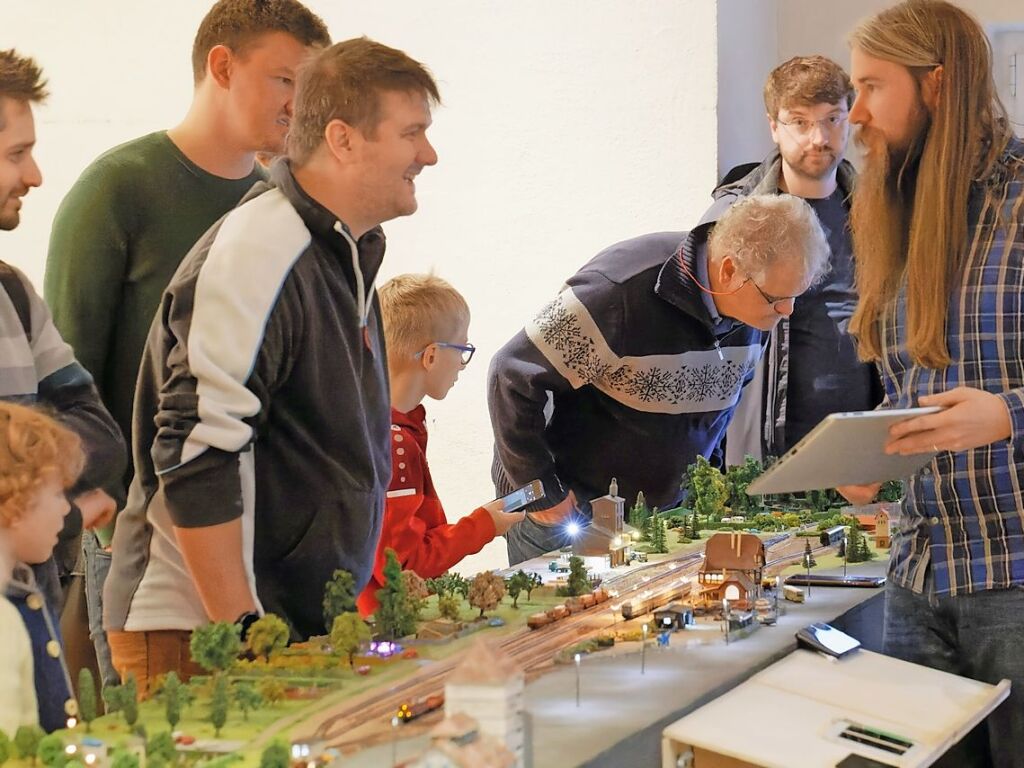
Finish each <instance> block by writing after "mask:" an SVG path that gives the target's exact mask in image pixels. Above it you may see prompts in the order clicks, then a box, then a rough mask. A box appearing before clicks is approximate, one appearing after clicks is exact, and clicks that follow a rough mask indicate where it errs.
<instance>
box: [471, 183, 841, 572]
mask: <svg viewBox="0 0 1024 768" xmlns="http://www.w3.org/2000/svg"><path fill="white" fill-rule="evenodd" d="M721 211H724V215H722V216H721V218H719V215H718V214H719V212H721ZM828 256H829V253H828V243H827V242H826V240H825V235H824V233H823V232H822V229H821V225H820V224H819V223H818V217H817V216H816V215H815V214H814V211H812V210H811V207H810V206H809V205H807V203H805V202H804V201H802V200H800V199H799V198H797V197H793V196H791V195H774V194H773V195H753V196H751V197H749V198H747V199H746V200H743V201H741V202H739V203H736V204H735V205H732V206H730V205H729V203H728V202H725V201H723V202H722V204H721V206H720V208H719V209H716V210H713V211H711V212H710V213H709V215H707V216H706V217H705V219H704V220H703V221H702V222H701V223H700V224H699V225H698V226H697V227H696V228H695V229H694V230H693V231H692V232H689V233H684V232H666V233H658V234H652V235H644V236H642V237H638V238H635V239H633V240H627V241H626V242H623V243H618V244H617V245H613V246H611V247H610V248H607V249H606V250H604V251H603V252H602V253H600V254H598V255H597V256H596V257H594V259H592V260H591V261H590V262H589V263H588V264H587V265H585V266H584V267H583V268H582V269H581V270H580V271H579V272H577V273H576V274H575V275H574V276H573V277H571V278H570V279H569V280H568V281H567V283H566V286H565V287H564V288H563V290H562V291H561V293H559V295H558V296H557V297H556V298H555V299H554V301H552V302H551V303H549V304H548V305H547V306H546V307H544V308H543V309H542V310H541V311H540V313H539V314H538V315H537V316H536V317H535V318H534V319H533V320H532V321H531V322H529V323H528V324H527V325H526V327H525V328H524V329H523V330H522V331H520V332H519V333H518V334H517V335H516V336H515V337H514V338H513V339H512V340H511V341H509V342H508V343H507V344H506V345H505V346H504V347H502V349H500V350H499V351H498V353H497V354H496V355H495V357H494V359H493V361H492V362H491V368H490V372H489V374H488V405H489V408H490V413H491V424H492V427H493V429H494V436H495V462H494V467H493V472H492V476H493V479H494V482H495V486H496V489H497V493H498V495H499V496H502V495H504V494H506V493H508V492H509V491H511V490H513V489H515V488H517V487H519V486H521V485H524V484H526V483H528V482H530V481H532V480H534V479H539V480H541V481H542V482H543V483H544V490H545V494H546V499H545V501H543V502H541V503H539V504H535V505H533V506H532V507H528V508H527V509H528V510H530V511H529V513H528V516H527V518H526V519H525V520H524V521H522V522H521V523H517V524H516V525H514V526H512V528H511V529H510V530H509V531H508V533H506V539H507V542H508V553H509V561H510V563H512V564H513V565H514V564H516V563H518V562H521V561H523V560H526V559H528V558H531V557H536V556H537V555H539V554H542V553H544V552H550V551H552V550H555V549H558V548H559V547H562V546H565V544H566V543H568V541H569V537H570V533H569V531H570V526H568V525H565V523H568V522H571V521H573V519H574V518H575V517H577V515H578V516H579V518H581V519H583V520H585V519H586V518H587V517H588V511H589V509H588V508H589V504H588V502H589V500H590V499H593V498H596V497H598V496H603V495H604V494H605V493H607V490H608V486H609V481H610V480H611V479H612V478H613V477H614V478H616V479H617V481H618V489H619V493H620V494H621V495H622V496H623V497H624V498H626V499H629V500H630V502H632V499H633V498H635V497H636V495H637V493H639V492H640V491H643V493H644V495H645V497H646V498H647V501H648V503H650V504H651V505H657V506H659V507H661V508H662V509H667V508H668V507H670V506H672V505H674V504H676V503H678V502H679V501H680V497H681V491H680V480H681V478H682V474H683V472H684V470H685V469H686V467H687V465H689V464H692V463H693V462H694V461H695V460H696V457H697V456H698V455H702V456H705V457H711V455H712V452H713V451H714V450H715V448H716V447H717V446H718V445H719V443H720V442H721V439H722V435H723V434H724V432H725V428H726V425H727V424H728V423H729V419H730V418H731V417H732V412H733V409H734V408H735V406H736V402H737V401H738V400H739V395H740V389H741V388H742V386H743V385H744V384H745V383H746V382H747V381H749V380H750V377H751V376H752V375H753V371H754V368H755V365H756V363H757V360H758V358H759V357H760V356H761V351H762V349H763V347H764V341H765V333H766V332H768V331H770V330H771V329H772V328H773V327H774V326H775V324H776V323H777V322H778V321H779V320H780V318H783V317H786V316H788V315H789V314H791V313H792V312H793V306H794V301H795V298H796V297H797V296H799V295H800V294H801V293H803V292H804V291H805V290H807V288H808V287H809V286H810V285H812V284H813V283H814V282H815V281H816V280H817V279H818V278H819V277H820V276H821V275H822V274H823V273H824V272H825V271H827V269H828ZM713 460H714V461H716V462H717V463H720V460H719V458H715V459H713Z"/></svg>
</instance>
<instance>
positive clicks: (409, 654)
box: [402, 648, 420, 659]
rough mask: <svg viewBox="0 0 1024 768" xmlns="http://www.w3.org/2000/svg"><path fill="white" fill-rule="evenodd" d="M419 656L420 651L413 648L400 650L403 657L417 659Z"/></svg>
mask: <svg viewBox="0 0 1024 768" xmlns="http://www.w3.org/2000/svg"><path fill="white" fill-rule="evenodd" d="M419 657H420V652H419V651H417V650H416V649H415V648H406V649H405V650H404V651H402V658H403V659H418V658H419Z"/></svg>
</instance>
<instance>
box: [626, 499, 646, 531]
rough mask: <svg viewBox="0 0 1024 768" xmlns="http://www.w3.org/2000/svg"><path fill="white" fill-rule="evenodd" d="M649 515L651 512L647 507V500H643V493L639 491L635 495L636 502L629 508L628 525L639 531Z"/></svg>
mask: <svg viewBox="0 0 1024 768" xmlns="http://www.w3.org/2000/svg"><path fill="white" fill-rule="evenodd" d="M650 515H651V510H650V509H649V508H648V507H647V499H645V498H644V492H643V491H640V492H639V493H637V495H636V502H635V503H634V504H633V506H632V507H630V508H629V524H630V525H631V526H633V527H634V528H636V529H637V530H639V529H640V527H641V526H642V525H643V524H644V520H645V519H646V518H648V517H650Z"/></svg>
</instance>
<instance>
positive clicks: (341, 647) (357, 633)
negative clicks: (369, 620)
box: [331, 613, 371, 669]
mask: <svg viewBox="0 0 1024 768" xmlns="http://www.w3.org/2000/svg"><path fill="white" fill-rule="evenodd" d="M370 635H371V633H370V628H369V627H368V626H366V622H365V621H363V620H362V619H361V618H359V614H358V613H343V614H341V615H340V616H335V617H334V625H333V626H332V627H331V645H333V646H334V650H335V651H336V652H338V653H344V654H345V655H346V656H348V666H349V668H350V669H351V668H354V667H355V655H356V651H358V650H359V647H360V646H361V645H362V644H363V643H365V642H367V641H369V639H370Z"/></svg>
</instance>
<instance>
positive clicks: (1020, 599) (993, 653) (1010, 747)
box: [884, 578, 1024, 768]
mask: <svg viewBox="0 0 1024 768" xmlns="http://www.w3.org/2000/svg"><path fill="white" fill-rule="evenodd" d="M885 614H886V618H885V642H884V650H885V653H886V654H887V655H889V656H894V657H896V658H898V659H903V660H905V661H911V662H914V663H915V664H923V665H925V666H928V667H933V668H934V669H940V670H942V671H944V672H951V673H953V674H955V675H962V676H964V677H970V678H973V679H975V680H980V681H982V682H985V683H997V682H999V681H1000V680H1001V679H1003V678H1006V679H1007V680H1009V681H1010V684H1011V689H1010V696H1009V698H1007V700H1006V701H1004V702H1003V703H1002V704H1001V705H1000V706H999V707H998V708H997V709H996V710H995V711H994V712H993V713H992V714H991V715H989V717H988V718H987V719H986V720H985V721H984V722H982V723H981V724H980V725H979V726H978V727H977V728H975V729H974V730H973V731H971V732H970V733H969V734H968V735H967V736H965V737H964V738H963V739H962V740H961V741H960V742H959V743H958V744H956V745H955V746H954V747H952V748H951V749H950V750H949V752H947V753H946V754H945V755H944V756H943V757H942V758H941V759H940V760H939V761H938V762H937V763H935V765H936V766H942V767H943V768H954V767H955V768H970V767H971V766H979V767H980V766H996V767H997V768H1022V767H1024V588H1021V587H1014V588H1011V589H1003V590H986V591H983V592H977V593H975V594H970V595H959V596H957V597H950V596H948V595H942V596H936V595H934V594H931V579H930V578H928V579H926V582H925V593H924V594H921V595H918V594H916V593H914V592H912V591H911V590H909V589H904V588H903V587H898V586H895V585H893V584H889V585H888V586H887V587H886V591H885Z"/></svg>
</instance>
